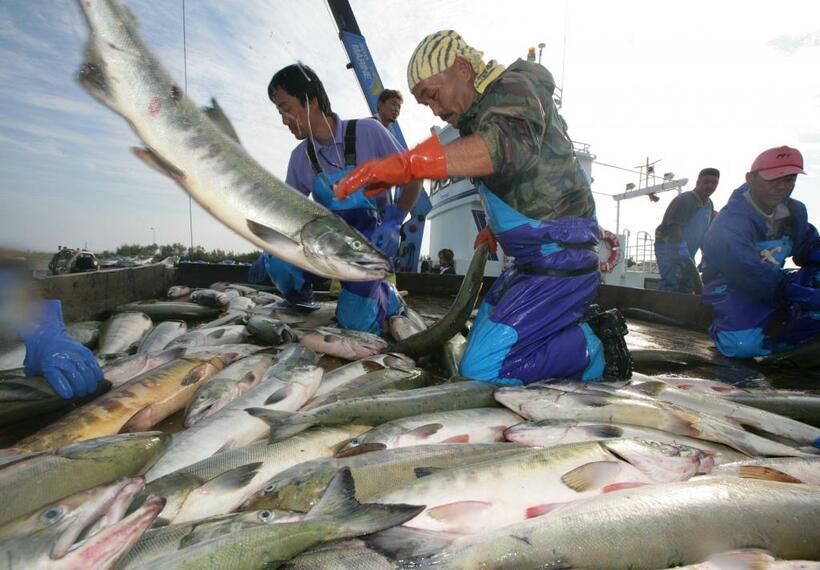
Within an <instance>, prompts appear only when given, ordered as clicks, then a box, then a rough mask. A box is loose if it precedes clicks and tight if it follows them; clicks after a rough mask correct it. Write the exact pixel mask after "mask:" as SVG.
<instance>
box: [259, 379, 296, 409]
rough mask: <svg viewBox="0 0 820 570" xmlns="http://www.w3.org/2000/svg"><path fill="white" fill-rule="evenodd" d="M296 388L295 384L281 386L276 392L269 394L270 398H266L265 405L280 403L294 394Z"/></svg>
mask: <svg viewBox="0 0 820 570" xmlns="http://www.w3.org/2000/svg"><path fill="white" fill-rule="evenodd" d="M295 389H296V388H294V386H293V384H288V385H287V386H283V387H282V388H279V389H278V390H277V391H276V392H274V393H273V394H271V395H270V396H268V399H267V400H265V405H266V406H270V405H271V404H278V403H279V402H281V401H282V400H285V399H287V398H288V397H289V396H290V395H291V394H293V391H294V390H295Z"/></svg>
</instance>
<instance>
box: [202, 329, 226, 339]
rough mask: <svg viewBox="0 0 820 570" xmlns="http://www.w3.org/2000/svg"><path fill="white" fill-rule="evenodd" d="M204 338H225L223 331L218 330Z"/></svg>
mask: <svg viewBox="0 0 820 570" xmlns="http://www.w3.org/2000/svg"><path fill="white" fill-rule="evenodd" d="M206 336H208V337H209V338H216V339H220V338H222V337H223V336H225V329H219V330H215V331H213V332H209V333H208V334H207V335H206Z"/></svg>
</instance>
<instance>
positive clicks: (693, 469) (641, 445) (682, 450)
mask: <svg viewBox="0 0 820 570" xmlns="http://www.w3.org/2000/svg"><path fill="white" fill-rule="evenodd" d="M601 445H603V446H604V447H605V448H606V449H607V450H608V451H609V452H611V453H612V454H613V455H615V456H617V457H618V458H620V459H622V460H623V461H626V462H627V463H629V464H630V465H632V466H633V467H635V468H636V469H638V470H639V471H641V472H643V473H644V474H645V475H646V476H647V477H648V478H649V479H650V480H652V481H656V482H659V483H662V482H672V481H686V480H688V479H689V478H691V477H694V476H695V475H697V474H698V473H710V472H711V471H712V468H713V467H714V465H715V460H714V456H713V455H712V454H711V453H709V452H707V451H703V450H701V449H696V448H694V447H689V446H688V445H682V444H672V443H661V442H658V441H651V440H643V439H619V440H612V441H607V442H602V443H601Z"/></svg>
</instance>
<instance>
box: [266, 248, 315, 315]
mask: <svg viewBox="0 0 820 570" xmlns="http://www.w3.org/2000/svg"><path fill="white" fill-rule="evenodd" d="M263 255H264V257H265V268H266V269H267V272H268V275H270V278H271V279H272V280H273V282H274V284H275V285H276V288H277V289H279V292H280V293H282V295H284V297H285V300H286V301H287V303H289V304H290V305H292V306H294V307H295V308H297V309H303V310H306V311H312V310H315V309H317V308H318V307H319V306H318V305H316V303H315V302H314V300H313V284H312V283H308V282H307V281H305V272H304V271H303V270H302V269H300V268H298V267H296V266H295V265H293V264H291V263H288V262H287V261H284V260H281V259H279V258H278V257H274V256H272V255H271V254H269V253H265V254H263ZM282 306H283V307H287V306H288V304H286V303H282Z"/></svg>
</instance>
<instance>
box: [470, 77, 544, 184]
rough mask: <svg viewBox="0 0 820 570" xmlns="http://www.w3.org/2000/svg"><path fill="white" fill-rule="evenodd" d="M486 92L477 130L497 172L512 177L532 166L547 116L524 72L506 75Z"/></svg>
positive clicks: (537, 94)
mask: <svg viewBox="0 0 820 570" xmlns="http://www.w3.org/2000/svg"><path fill="white" fill-rule="evenodd" d="M509 75H510V76H508V77H502V78H500V79H499V80H498V81H501V82H502V83H501V84H500V85H499V86H498V87H499V88H497V89H493V93H491V94H488V95H487V100H486V101H484V102H483V103H484V104H483V105H482V107H483V109H482V112H481V114H480V115H479V116H478V117H477V118H478V127H477V129H476V132H477V133H478V134H479V135H480V136H481V137H482V138H483V139H484V142H485V143H486V144H487V148H488V149H489V151H490V157H491V158H492V161H493V170H494V172H495V174H496V175H501V176H511V175H515V174H517V173H520V172H523V171H526V170H529V169H532V168H535V167H536V166H537V164H538V162H539V160H540V153H541V142H542V140H543V139H544V135H545V133H546V131H547V129H548V128H549V119H550V115H549V112H548V110H545V109H544V105H543V104H542V102H541V100H540V98H539V93H538V90H537V89H536V86H535V85H534V83H533V82H532V81H530V80H529V79H528V78H526V77H524V76H523V74H520V73H519V74H509Z"/></svg>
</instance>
